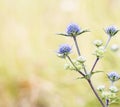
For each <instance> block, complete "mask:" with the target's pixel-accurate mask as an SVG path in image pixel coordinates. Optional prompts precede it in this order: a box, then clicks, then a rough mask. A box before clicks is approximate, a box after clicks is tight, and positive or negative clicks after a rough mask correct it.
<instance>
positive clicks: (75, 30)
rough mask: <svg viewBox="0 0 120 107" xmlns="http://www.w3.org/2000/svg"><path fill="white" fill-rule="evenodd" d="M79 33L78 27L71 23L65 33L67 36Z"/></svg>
mask: <svg viewBox="0 0 120 107" xmlns="http://www.w3.org/2000/svg"><path fill="white" fill-rule="evenodd" d="M80 31H81V29H80V28H79V26H78V25H77V24H74V23H72V24H70V25H68V27H67V31H66V32H67V34H68V35H71V36H75V35H78V34H79V33H80Z"/></svg>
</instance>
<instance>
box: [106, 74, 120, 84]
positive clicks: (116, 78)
mask: <svg viewBox="0 0 120 107" xmlns="http://www.w3.org/2000/svg"><path fill="white" fill-rule="evenodd" d="M107 76H108V78H109V79H110V81H111V82H115V81H117V80H119V79H120V75H119V74H118V73H117V72H110V73H108V74H107Z"/></svg>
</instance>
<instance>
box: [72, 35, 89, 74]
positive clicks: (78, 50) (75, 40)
mask: <svg viewBox="0 0 120 107" xmlns="http://www.w3.org/2000/svg"><path fill="white" fill-rule="evenodd" d="M73 40H74V42H75V46H76V49H77V53H78V56H80V55H81V53H80V49H79V46H78V43H77V39H76V36H73ZM82 66H83V69H84V72H85V74H87V70H86V68H85V65H84V64H82Z"/></svg>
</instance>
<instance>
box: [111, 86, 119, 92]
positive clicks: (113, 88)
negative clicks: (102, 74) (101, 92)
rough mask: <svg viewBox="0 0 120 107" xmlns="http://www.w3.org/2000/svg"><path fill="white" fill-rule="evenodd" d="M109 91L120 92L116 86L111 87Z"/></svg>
mask: <svg viewBox="0 0 120 107" xmlns="http://www.w3.org/2000/svg"><path fill="white" fill-rule="evenodd" d="M109 90H110V91H111V92H112V93H116V92H118V88H117V87H116V86H111V87H110V88H109Z"/></svg>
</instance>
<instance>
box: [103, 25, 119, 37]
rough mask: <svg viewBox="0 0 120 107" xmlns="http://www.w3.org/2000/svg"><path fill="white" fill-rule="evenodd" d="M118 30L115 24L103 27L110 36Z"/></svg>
mask: <svg viewBox="0 0 120 107" xmlns="http://www.w3.org/2000/svg"><path fill="white" fill-rule="evenodd" d="M118 31H119V30H117V29H116V27H115V26H108V27H107V28H106V29H105V32H106V33H107V34H108V35H109V36H110V37H112V36H114V35H115V34H116V33H117V32H118Z"/></svg>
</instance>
